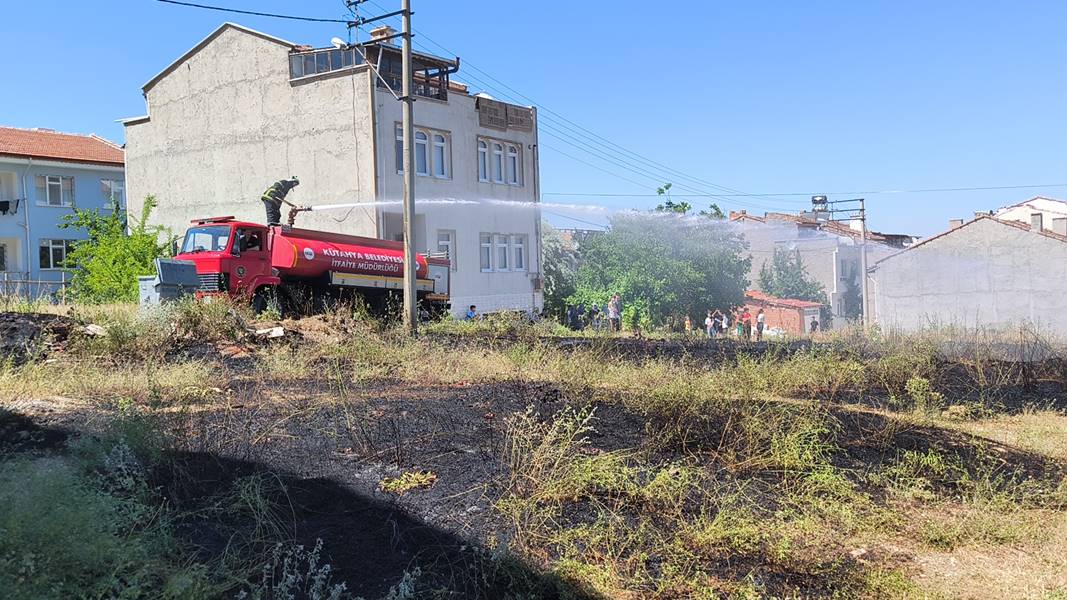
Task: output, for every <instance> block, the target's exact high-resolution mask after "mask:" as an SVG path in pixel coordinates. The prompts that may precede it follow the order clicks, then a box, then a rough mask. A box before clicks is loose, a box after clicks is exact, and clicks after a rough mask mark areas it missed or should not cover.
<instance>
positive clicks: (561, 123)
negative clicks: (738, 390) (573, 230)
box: [368, 0, 797, 208]
mask: <svg viewBox="0 0 1067 600" xmlns="http://www.w3.org/2000/svg"><path fill="white" fill-rule="evenodd" d="M368 2H369V3H370V4H372V5H374V6H375V7H377V8H378V9H379V10H386V9H385V8H384V7H382V6H381V5H380V4H378V3H377V2H375V0H368ZM413 32H414V33H417V34H418V35H419V37H420V39H425V40H426V41H427V42H430V43H432V44H433V45H435V46H437V47H438V48H440V49H441V50H442V51H444V52H445V53H447V54H451V55H453V56H455V55H456V53H455V52H453V51H452V50H450V49H449V48H447V47H445V46H444V45H442V44H441V43H439V42H437V41H435V40H433V39H432V38H430V37H429V36H427V35H425V34H424V33H423V32H421V31H418V30H414V29H413ZM419 45H420V46H421V45H422V44H419ZM423 48H425V46H423ZM427 50H428V49H427ZM464 66H465V67H466V68H467V69H470V70H472V71H476V72H478V73H481V74H482V75H483V76H484V77H485V78H487V79H489V80H491V81H493V82H496V84H497V85H499V86H500V87H503V88H504V89H507V90H509V91H510V92H511V94H506V93H500V89H499V88H498V87H497V86H494V85H492V84H490V83H487V82H485V81H484V80H481V79H480V78H479V77H477V76H464V79H470V80H475V82H476V83H478V84H479V85H481V86H482V87H483V88H485V89H488V90H492V91H494V92H495V93H497V94H499V95H501V96H504V97H507V96H512V95H513V96H514V97H517V98H520V99H524V100H526V101H527V102H529V103H531V104H533V105H536V106H537V107H538V108H539V109H540V110H542V111H544V112H545V113H548V116H549V118H548V119H544V118H543V117H542V119H540V120H541V121H542V124H547V123H546V121H547V122H548V123H551V122H552V121H553V120H556V121H557V123H556V125H557V127H560V128H563V129H565V130H567V131H570V132H572V133H574V134H575V135H576V136H579V137H584V138H590V139H596V140H599V141H601V142H603V143H604V144H607V145H608V146H609V147H612V148H615V149H616V150H615V151H614V152H615V153H616V154H619V155H622V156H624V155H630V156H632V157H633V159H635V160H638V161H639V162H642V163H645V165H646V166H648V165H651V166H653V167H656V168H657V172H658V171H662V172H663V173H668V174H671V175H668V176H662V174H661V176H660V177H658V179H659V180H661V181H667V180H669V179H676V178H678V177H681V178H682V179H685V180H688V181H690V182H691V183H689V184H686V183H684V182H675V183H674V185H675V186H677V187H679V188H682V187H685V188H687V189H688V190H689V191H695V192H698V193H699V194H700V195H701V196H705V195H706V196H708V197H720V198H724V199H725V198H727V197H741V196H749V197H760V196H761V195H760V194H746V193H745V192H742V191H741V190H738V189H735V188H730V187H726V186H722V185H719V184H716V183H713V182H710V181H707V180H704V179H700V178H697V177H693V176H690V175H687V174H686V173H684V172H682V171H679V170H677V169H674V168H672V167H669V166H667V165H664V164H662V163H659V162H656V161H654V160H652V159H649V158H647V157H644V156H642V155H640V154H638V153H636V152H634V151H632V150H628V149H627V148H624V147H623V146H620V145H619V144H616V143H615V142H612V141H611V140H608V139H607V138H605V137H603V136H600V135H598V134H596V133H594V132H593V131H591V130H589V129H587V128H585V127H583V126H581V125H579V124H578V123H575V122H574V121H572V120H570V119H568V118H566V117H564V116H563V115H561V114H560V113H558V112H556V111H553V110H551V109H550V108H548V107H546V106H545V105H543V104H541V103H539V102H537V101H536V100H534V99H533V98H531V97H529V96H527V95H525V94H523V93H522V92H519V91H518V90H516V89H515V88H513V87H511V86H509V85H508V84H506V83H504V82H503V81H501V80H499V79H497V78H496V77H494V76H493V75H491V74H490V73H488V72H487V71H484V70H483V69H480V68H478V67H477V66H476V65H473V64H471V63H470V62H469V61H465V62H464ZM553 116H554V117H555V119H553ZM565 123H566V124H569V125H570V126H573V127H569V126H568V125H566V124H565ZM575 129H577V130H580V131H582V132H585V134H586V135H583V134H582V133H579V132H577V131H575ZM572 145H573V144H572ZM602 154H606V152H602ZM609 156H610V155H609ZM600 160H604V161H605V162H615V163H619V162H621V161H620V160H619V159H605V158H600ZM615 166H621V167H623V168H625V169H627V170H631V169H632V165H631V166H628V165H619V164H616V165H615ZM692 182H695V183H696V184H697V186H694V184H693V183H692ZM699 186H705V187H709V188H713V189H715V190H718V191H722V192H727V193H725V194H719V193H718V191H716V192H714V193H709V192H706V191H704V190H699V189H695V187H699ZM768 199H769V200H772V201H774V202H775V203H776V204H778V205H781V204H783V203H790V204H792V203H796V202H797V201H796V200H785V199H774V198H768ZM733 202H734V204H741V203H739V202H737V201H733ZM750 206H752V207H754V208H767V207H766V206H763V205H756V204H751V205H750Z"/></svg>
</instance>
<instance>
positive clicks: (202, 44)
mask: <svg viewBox="0 0 1067 600" xmlns="http://www.w3.org/2000/svg"><path fill="white" fill-rule="evenodd" d="M227 29H236V30H238V31H241V32H243V33H247V34H249V35H254V36H256V37H258V38H262V39H264V40H267V41H268V42H274V43H275V44H278V45H280V46H288V47H289V48H295V47H296V46H297V45H296V44H294V43H293V42H290V41H288V40H283V39H282V38H279V37H275V36H273V35H270V34H267V33H263V32H261V31H256V30H255V29H251V28H249V27H245V26H244V25H239V24H237V23H233V22H231V21H226V22H225V23H223V24H222V25H219V27H218V28H217V29H215V31H212V32H211V33H209V34H208V35H207V37H205V38H204V39H202V40H200V42H199V43H197V44H196V45H195V46H193V47H192V48H190V49H189V50H188V51H187V52H186V53H185V54H182V55H181V56H179V57H178V58H177V60H175V61H174V62H172V63H170V64H169V65H167V67H166V68H165V69H163V70H162V71H160V72H159V73H158V74H156V76H155V77H153V78H152V79H149V80H148V83H146V84H144V85H143V86H141V92H142V93H145V94H147V93H148V90H150V89H152V87H153V86H155V85H156V84H157V83H159V81H160V80H161V79H163V78H164V77H166V76H167V75H170V74H171V73H172V72H173V71H174V69H177V68H178V67H179V66H181V64H182V63H184V62H185V61H187V60H189V58H191V57H192V56H193V55H194V54H196V53H197V52H200V51H201V50H203V49H204V47H205V46H207V45H208V44H210V43H211V42H212V41H214V40H215V38H217V37H219V36H220V35H222V33H223V32H224V31H226V30H227Z"/></svg>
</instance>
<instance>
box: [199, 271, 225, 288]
mask: <svg viewBox="0 0 1067 600" xmlns="http://www.w3.org/2000/svg"><path fill="white" fill-rule="evenodd" d="M197 277H198V278H199V279H200V291H201V292H225V291H226V274H225V273H200V274H199V275H197Z"/></svg>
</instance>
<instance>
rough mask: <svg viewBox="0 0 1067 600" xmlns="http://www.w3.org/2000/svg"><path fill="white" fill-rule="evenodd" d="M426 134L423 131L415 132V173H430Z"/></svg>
mask: <svg viewBox="0 0 1067 600" xmlns="http://www.w3.org/2000/svg"><path fill="white" fill-rule="evenodd" d="M427 141H428V140H427V136H426V132H425V131H416V132H415V174H416V175H429V174H430V156H429V154H430V153H429V152H428V149H427V147H426V146H427Z"/></svg>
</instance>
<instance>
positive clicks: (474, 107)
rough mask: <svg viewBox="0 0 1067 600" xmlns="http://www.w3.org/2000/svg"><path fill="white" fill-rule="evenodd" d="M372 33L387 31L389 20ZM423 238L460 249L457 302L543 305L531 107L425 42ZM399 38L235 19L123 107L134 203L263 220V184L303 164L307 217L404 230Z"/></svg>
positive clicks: (419, 159) (453, 254)
mask: <svg viewBox="0 0 1067 600" xmlns="http://www.w3.org/2000/svg"><path fill="white" fill-rule="evenodd" d="M373 33H374V37H375V39H381V38H385V37H387V36H389V35H391V34H392V33H393V32H392V30H390V29H388V28H379V29H378V30H376V31H375V32H373ZM414 68H415V71H416V85H415V93H416V100H417V101H416V102H415V109H414V114H415V172H416V175H417V177H416V185H415V197H416V202H417V204H416V217H415V244H416V248H417V249H419V250H420V251H422V250H427V251H431V252H448V253H449V256H450V258H451V259H452V261H453V263H452V269H453V273H452V306H453V313H455V314H462V313H463V312H465V311H466V307H467V306H468V305H470V304H475V305H477V306H478V310H479V311H480V312H491V311H498V310H534V311H536V310H540V308H541V306H542V304H543V297H542V291H541V278H540V220H541V214H540V208H539V204H538V202H537V201H538V186H539V181H538V168H537V165H538V161H537V152H538V146H537V114H536V110H535V109H533V108H531V107H523V106H515V105H511V104H505V103H502V102H498V101H496V100H493V99H492V98H489V97H487V96H484V95H472V94H471V93H469V91H468V89H467V87H466V86H464V85H462V84H459V83H456V82H454V81H451V75H453V74H454V73H456V72H457V71H458V69H459V60H458V59H454V60H450V59H444V58H440V57H435V56H430V55H425V54H421V53H415V59H414ZM394 90H395V93H396V95H399V93H400V91H399V90H400V48H399V47H398V46H395V45H394V44H393V42H392V41H390V40H385V39H382V40H381V41H378V42H374V43H372V44H369V45H367V46H365V47H363V48H359V49H354V48H349V49H342V48H334V47H329V48H312V47H309V46H302V45H298V44H294V43H292V42H288V41H285V40H282V39H279V38H276V37H273V36H270V35H267V34H264V33H260V32H257V31H253V30H251V29H248V28H245V27H242V26H240V25H235V24H232V23H226V24H224V25H222V26H221V27H219V28H218V29H217V30H215V31H214V32H212V33H211V35H209V36H208V37H207V38H205V39H204V40H203V41H201V42H200V43H199V44H197V45H196V46H194V47H193V48H192V49H191V50H189V51H188V52H187V53H185V54H184V55H182V56H181V57H179V58H178V59H177V60H176V61H175V62H173V63H172V64H170V65H169V66H167V67H166V68H165V69H164V70H163V71H162V72H160V73H159V74H158V75H156V76H155V77H153V78H152V80H151V81H149V82H148V83H147V84H145V86H144V88H143V91H144V96H145V100H146V104H147V109H148V114H147V115H146V116H143V117H137V118H132V119H126V120H125V121H124V122H125V124H126V162H127V172H126V185H127V194H128V196H129V197H130V198H133V199H135V200H134V201H132V202H130V208H131V210H132V211H133V212H135V213H136V211H138V210H140V201H139V199H142V198H144V197H145V196H146V195H149V194H152V195H154V196H155V197H156V199H157V200H158V202H159V208H158V209H156V211H155V212H154V213H153V214H152V216H151V221H152V223H154V224H161V225H165V226H167V227H169V228H171V230H172V231H173V232H175V233H180V232H182V231H184V229H185V228H186V227H187V226H188V224H189V221H190V220H192V219H194V218H196V217H204V216H218V215H234V216H236V217H238V218H241V219H247V220H250V221H256V222H262V221H263V220H264V211H263V205H262V203H261V202H260V201H259V197H260V195H261V194H262V193H263V191H264V190H265V189H266V188H267V187H268V186H269V185H270V184H271V183H273V182H274V181H276V180H278V179H282V178H287V177H290V176H292V175H296V176H298V177H299V178H300V182H301V184H300V186H299V187H297V188H296V189H295V190H294V191H293V192H292V193H291V194H290V196H289V199H290V200H291V201H293V202H294V203H296V204H302V205H311V206H318V205H332V204H343V205H354V206H346V207H343V208H339V209H333V210H321V211H313V212H307V213H301V214H300V215H299V217H298V221H297V223H298V225H300V226H302V227H307V228H313V229H322V230H328V231H336V232H341V233H350V234H356V235H365V236H376V237H382V238H387V239H394V240H395V239H401V235H402V218H401V214H402V208H401V205H400V200H401V198H402V196H403V185H404V184H403V175H402V172H401V170H402V164H401V159H402V156H401V155H402V153H401V152H400V139H401V133H402V132H401V126H400V121H401V103H400V102H399V101H398V100H397V98H396V96H395V95H394Z"/></svg>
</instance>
